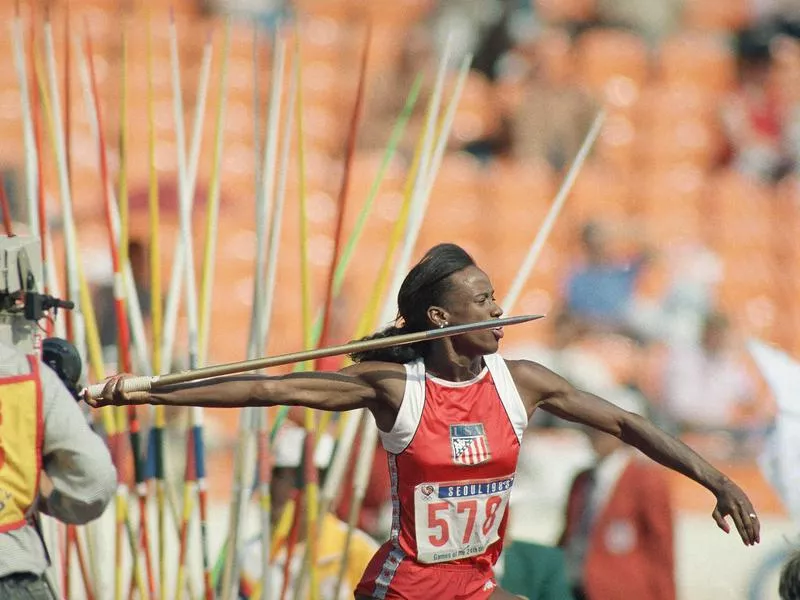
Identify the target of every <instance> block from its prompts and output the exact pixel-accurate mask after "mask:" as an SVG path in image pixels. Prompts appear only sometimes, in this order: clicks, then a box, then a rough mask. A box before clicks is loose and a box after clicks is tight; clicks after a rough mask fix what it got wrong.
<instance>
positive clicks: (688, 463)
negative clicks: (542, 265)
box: [91, 266, 760, 600]
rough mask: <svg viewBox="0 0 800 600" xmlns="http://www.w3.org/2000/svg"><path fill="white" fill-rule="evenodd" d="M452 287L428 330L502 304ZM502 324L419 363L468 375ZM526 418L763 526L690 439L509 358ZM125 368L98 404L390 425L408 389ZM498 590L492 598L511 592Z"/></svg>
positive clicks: (372, 375) (437, 344) (354, 377)
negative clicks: (157, 378) (593, 433)
mask: <svg viewBox="0 0 800 600" xmlns="http://www.w3.org/2000/svg"><path fill="white" fill-rule="evenodd" d="M449 283H450V284H451V285H450V290H449V291H448V292H447V293H446V294H445V295H444V298H443V299H442V302H441V303H442V306H430V307H428V310H427V317H428V321H429V326H430V328H431V329H435V328H439V327H442V326H445V325H459V324H463V323H473V322H479V321H485V320H489V319H493V318H497V317H499V316H500V315H502V314H503V310H502V309H501V308H500V307H499V306H498V305H497V302H496V301H495V298H494V289H493V287H492V285H491V281H490V280H489V278H488V276H487V275H486V274H485V273H484V272H483V271H481V270H480V269H479V268H478V267H475V266H470V267H467V268H464V269H462V270H460V271H457V272H455V273H453V274H452V275H450V276H449ZM502 335H503V334H502V331H501V330H489V331H482V332H473V333H469V334H464V335H460V336H456V337H452V338H443V339H440V340H436V341H433V342H431V345H430V347H429V348H428V350H427V352H426V353H425V358H424V360H425V367H426V370H427V371H428V372H430V373H431V374H433V375H435V376H436V377H439V378H442V379H445V380H449V381H468V380H470V379H472V378H474V377H475V376H476V375H478V374H479V373H480V372H481V370H482V369H483V366H484V365H483V359H482V357H483V356H484V355H487V354H492V353H495V352H497V350H498V347H499V342H500V339H501V338H502ZM506 364H507V365H508V368H509V371H510V372H511V376H512V378H513V380H514V383H515V384H516V387H517V390H518V391H519V394H520V397H521V398H522V401H523V404H524V406H525V408H526V410H527V413H528V416H529V417H530V416H532V415H533V413H534V411H536V410H537V409H541V410H544V411H547V412H549V413H551V414H554V415H556V416H558V417H560V418H563V419H566V420H569V421H573V422H575V423H579V424H583V425H586V426H588V427H591V428H593V429H596V430H598V431H601V432H604V433H606V434H609V435H611V436H614V437H615V438H617V439H618V440H619V441H621V442H624V443H627V444H629V445H631V446H634V447H636V448H638V449H639V450H640V451H642V452H643V453H644V454H645V455H647V456H649V457H650V458H651V459H653V460H655V461H656V462H659V463H661V464H662V465H664V466H666V467H668V468H671V469H673V470H675V471H677V472H679V473H682V474H683V475H685V476H687V477H689V478H691V479H693V480H694V481H696V482H697V483H699V484H700V485H702V486H704V487H705V488H706V489H708V490H709V491H710V492H711V493H712V494H714V496H715V497H716V500H717V504H716V507H715V508H714V511H713V513H712V516H713V518H714V520H715V521H716V523H717V525H718V526H719V527H720V528H721V529H722V530H723V531H725V532H726V533H727V532H729V530H730V526H729V524H728V523H727V522H726V520H725V517H731V519H732V521H733V523H734V525H735V526H736V529H737V531H738V533H739V535H740V536H741V538H742V541H743V542H744V543H745V544H746V545H748V546H749V545H752V544H755V543H758V542H759V539H760V533H759V531H760V526H759V522H758V517H757V516H756V513H755V510H754V508H753V506H752V504H751V503H750V500H749V499H748V498H747V495H746V494H745V493H744V492H743V491H742V490H741V489H740V488H739V487H738V486H737V485H736V484H735V483H733V482H732V481H731V480H730V479H728V478H727V477H726V476H725V475H724V474H722V473H720V472H719V471H718V470H717V469H715V468H714V467H713V466H712V465H710V464H709V463H707V462H706V461H705V460H704V459H703V458H702V457H700V456H699V455H698V454H696V453H695V452H694V451H692V450H691V449H690V448H689V447H688V446H686V445H685V444H683V443H682V442H680V441H678V440H677V439H675V438H673V437H671V436H669V435H668V434H666V433H664V432H663V431H661V430H660V429H658V428H657V427H656V426H655V425H653V424H652V423H651V422H650V421H648V420H646V419H644V418H642V417H640V416H639V415H636V414H633V413H631V412H628V411H625V410H622V409H621V408H619V407H617V406H615V405H614V404H612V403H610V402H607V401H606V400H603V399H602V398H599V397H598V396H595V395H593V394H590V393H587V392H583V391H581V390H578V389H576V388H575V387H573V386H572V385H571V384H570V383H568V382H567V381H566V380H565V379H563V378H562V377H560V376H558V375H556V374H555V373H553V372H552V371H550V370H548V369H546V368H545V367H543V366H542V365H539V364H537V363H534V362H531V361H527V360H516V361H506ZM123 378H124V377H123V376H116V377H114V378H111V379H110V380H109V381H108V382H107V384H106V386H105V388H104V390H103V393H102V395H101V397H100V398H99V399H96V400H92V401H91V402H92V403H93V404H94V405H95V406H102V405H106V404H117V405H120V404H131V403H139V404H141V403H150V404H166V405H172V406H176V405H177V406H204V407H228V408H230V407H244V406H276V405H288V406H306V407H311V408H315V409H320V410H329V411H336V412H341V411H347V410H354V409H358V408H366V409H368V410H370V411H371V412H372V414H373V416H374V417H375V421H376V423H377V425H378V427H379V428H380V429H381V430H383V431H390V430H391V429H392V426H393V425H394V422H395V420H396V418H397V414H398V411H399V409H400V405H401V403H402V401H403V395H404V391H405V367H404V366H403V365H402V364H398V363H390V362H378V361H365V362H361V363H357V364H354V365H352V366H349V367H346V368H344V369H342V370H340V371H338V372H335V373H313V372H312V373H295V374H290V375H281V376H274V377H269V376H261V375H248V376H232V377H222V378H218V379H212V380H206V381H201V382H196V383H186V384H178V385H174V386H165V387H161V388H158V389H156V390H153V391H151V392H143V393H142V392H139V393H132V394H128V393H126V392H124V391H123V389H122V381H123ZM514 597H515V596H513V595H510V594H508V592H504V591H502V590H497V591H496V592H495V593H494V594H493V596H492V598H493V599H495V600H502V599H504V598H514Z"/></svg>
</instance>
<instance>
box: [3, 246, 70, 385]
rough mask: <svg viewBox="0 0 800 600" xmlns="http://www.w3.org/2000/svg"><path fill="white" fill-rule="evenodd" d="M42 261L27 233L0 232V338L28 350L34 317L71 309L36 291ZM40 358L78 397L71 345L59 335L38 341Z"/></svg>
mask: <svg viewBox="0 0 800 600" xmlns="http://www.w3.org/2000/svg"><path fill="white" fill-rule="evenodd" d="M41 281H42V261H41V254H40V245H39V240H38V239H37V238H35V237H31V236H14V237H6V236H0V341H2V342H5V343H7V344H9V345H12V346H14V347H15V348H17V349H18V350H20V351H22V352H25V353H26V354H29V353H31V352H34V351H35V350H36V348H35V346H36V344H35V339H36V335H37V333H38V332H37V331H36V329H37V327H38V321H39V320H41V319H43V318H45V317H46V316H47V314H48V312H49V311H53V313H55V312H56V311H58V309H59V308H63V309H67V310H69V309H72V308H75V304H73V303H72V302H69V301H67V300H61V299H60V298H55V297H53V296H50V295H48V294H42V293H40V292H39V289H40V285H39V283H40V282H41ZM41 352H42V362H44V363H45V364H46V365H48V366H49V367H50V368H51V369H53V371H55V372H56V374H57V375H58V377H59V378H60V379H61V381H62V382H63V383H64V385H65V386H66V387H67V389H68V390H69V391H70V392H71V393H72V395H73V396H74V397H75V398H76V399H79V398H80V396H79V390H80V386H79V384H78V382H79V380H80V376H81V370H82V368H83V365H82V362H81V358H80V355H79V354H78V351H77V349H76V348H75V346H73V345H72V344H70V343H69V342H68V341H66V340H63V339H61V338H47V339H45V340H44V341H43V342H42V345H41Z"/></svg>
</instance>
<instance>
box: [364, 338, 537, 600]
mask: <svg viewBox="0 0 800 600" xmlns="http://www.w3.org/2000/svg"><path fill="white" fill-rule="evenodd" d="M484 363H485V365H486V366H485V368H484V369H483V371H482V372H481V373H480V374H479V375H478V376H477V377H475V378H474V379H472V380H470V381H464V382H457V383H456V382H450V381H443V380H441V379H438V378H436V377H433V376H431V375H427V374H426V373H425V364H424V362H423V361H422V360H421V359H420V360H417V361H415V362H412V363H408V364H406V365H405V367H406V387H405V393H404V396H403V402H402V404H401V406H400V410H399V412H398V415H397V420H396V421H395V424H394V427H393V428H392V430H391V431H390V432H388V433H384V432H381V441H382V443H383V446H384V448H385V449H386V451H387V453H388V456H389V473H390V475H391V483H392V505H393V518H392V536H391V539H390V540H389V541H388V542H387V543H386V544H384V545H383V546H382V547H381V549H380V550H379V551H378V553H377V554H376V555H375V557H374V558H373V559H372V561H371V562H370V564H369V566H368V567H367V570H366V572H365V573H364V577H363V578H362V580H361V582H360V583H359V585H358V587H357V589H356V593H357V594H359V595H365V596H369V597H373V598H380V599H382V598H408V599H418V598H434V597H438V598H439V599H440V600H445V599H455V598H486V597H488V596H489V595H491V593H492V591H493V590H494V588H495V587H496V583H495V581H494V576H493V573H492V566H493V565H494V564H495V562H496V561H497V557H498V556H499V555H500V551H501V549H502V547H503V536H504V534H505V529H506V522H507V520H508V514H507V508H508V501H509V496H510V495H511V488H512V486H513V483H514V473H515V471H516V468H517V458H518V456H519V448H520V442H521V440H522V434H523V432H524V430H525V428H526V427H527V424H528V415H527V411H526V410H525V406H524V405H523V403H522V399H521V398H520V396H519V393H518V392H517V388H516V386H515V385H514V381H513V379H512V378H511V373H510V372H509V370H508V367H507V366H506V363H505V361H504V360H503V359H502V358H501V357H500V356H499V355H498V354H492V355H488V356H485V357H484Z"/></svg>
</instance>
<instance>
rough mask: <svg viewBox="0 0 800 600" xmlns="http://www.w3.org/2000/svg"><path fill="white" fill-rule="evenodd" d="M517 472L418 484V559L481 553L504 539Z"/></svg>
mask: <svg viewBox="0 0 800 600" xmlns="http://www.w3.org/2000/svg"><path fill="white" fill-rule="evenodd" d="M513 484H514V476H513V475H511V476H509V477H503V478H501V479H491V480H484V481H455V482H449V483H421V484H419V485H418V486H417V487H416V488H414V516H415V521H416V533H417V560H418V561H419V562H421V563H428V564H430V563H439V562H447V561H451V560H458V559H461V558H469V557H470V556H479V555H481V554H483V553H484V552H486V549H487V548H488V547H489V546H491V545H492V544H493V543H494V542H496V541H497V540H499V539H500V535H499V533H498V531H499V529H500V523H502V521H503V516H504V515H505V513H506V507H507V506H508V498H509V496H510V495H511V487H512V486H513Z"/></svg>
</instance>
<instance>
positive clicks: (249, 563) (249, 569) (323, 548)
mask: <svg viewBox="0 0 800 600" xmlns="http://www.w3.org/2000/svg"><path fill="white" fill-rule="evenodd" d="M304 439H305V430H303V429H301V428H300V427H297V426H295V425H293V424H287V425H284V426H283V427H282V428H281V430H280V431H279V432H278V435H277V437H276V440H275V444H274V445H273V461H274V467H273V471H272V485H271V488H270V493H271V500H272V513H271V516H272V521H273V531H272V550H271V552H270V568H271V569H272V573H271V580H270V584H271V586H272V589H271V590H270V592H269V593H268V594H263V593H260V588H261V569H262V565H263V561H262V558H261V539H260V537H259V536H258V535H256V536H254V537H253V539H252V540H250V541H249V542H248V544H247V546H246V549H245V556H244V565H243V574H242V580H241V582H240V592H239V596H240V598H251V597H254V596H256V595H258V597H260V598H279V597H281V590H282V589H283V586H284V573H285V572H286V570H285V569H286V561H287V554H288V552H287V549H288V546H289V545H290V544H289V543H288V541H289V539H290V538H291V537H292V535H293V534H292V529H293V528H295V527H296V528H297V541H296V543H295V544H294V548H293V551H292V552H291V564H290V567H289V573H290V578H291V579H290V582H289V585H288V588H287V593H286V596H285V597H287V598H293V597H294V592H293V587H294V583H295V579H296V577H297V576H298V575H299V574H300V570H301V565H302V562H303V555H304V553H305V543H304V542H305V518H304V517H305V515H306V514H307V513H306V511H305V509H304V508H303V507H302V505H301V509H300V515H299V519H298V518H297V516H296V515H295V507H296V505H297V502H296V499H297V496H298V492H299V489H298V488H299V487H300V485H301V482H300V480H299V479H300V476H301V474H302V471H301V465H302V455H303V442H304ZM333 445H334V442H333V439H332V438H331V437H330V436H329V435H327V434H326V435H324V436H323V437H322V438H321V439H320V440H319V443H318V445H317V451H316V453H315V456H314V463H315V464H316V466H317V468H318V469H320V470H324V469H326V468H327V467H328V465H329V463H330V461H331V458H332V455H333ZM321 482H322V476H320V483H321ZM346 533H347V524H345V523H343V522H342V521H340V520H339V519H337V518H336V517H335V516H334V515H333V514H332V513H328V514H326V515H325V516H324V517H323V516H320V521H319V523H318V541H317V550H318V561H317V573H318V577H319V584H320V596H319V598H320V600H340V599H344V598H347V599H351V598H352V597H353V590H354V589H355V587H356V584H357V583H358V582H359V580H360V579H361V575H362V574H363V572H364V570H365V569H366V567H367V563H368V562H369V561H370V559H371V558H372V556H373V555H374V554H375V552H376V551H377V549H378V544H377V543H376V542H375V541H374V540H373V539H372V538H370V537H369V536H368V535H366V534H365V533H363V532H362V531H359V530H358V529H356V530H355V531H354V532H353V537H352V539H351V542H350V558H349V561H348V563H347V568H346V570H345V576H344V581H343V582H342V589H341V590H339V592H338V593H336V590H335V589H334V588H335V587H336V579H337V577H338V574H339V566H340V563H341V559H342V550H343V548H344V540H345V536H346ZM257 590H258V592H259V593H258V594H256V591H257Z"/></svg>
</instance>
